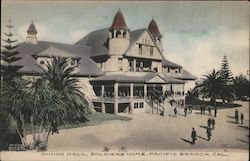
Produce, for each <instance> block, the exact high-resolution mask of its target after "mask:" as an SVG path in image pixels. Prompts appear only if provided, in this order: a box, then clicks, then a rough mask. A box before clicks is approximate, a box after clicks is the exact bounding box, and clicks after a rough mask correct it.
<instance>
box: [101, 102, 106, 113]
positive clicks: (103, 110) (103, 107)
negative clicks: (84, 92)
mask: <svg viewBox="0 0 250 161" xmlns="http://www.w3.org/2000/svg"><path fill="white" fill-rule="evenodd" d="M102 113H106V111H105V104H104V103H103V102H102Z"/></svg>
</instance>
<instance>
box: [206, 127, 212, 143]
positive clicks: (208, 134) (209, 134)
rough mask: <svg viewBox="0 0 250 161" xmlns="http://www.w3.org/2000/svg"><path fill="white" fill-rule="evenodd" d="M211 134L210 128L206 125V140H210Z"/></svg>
mask: <svg viewBox="0 0 250 161" xmlns="http://www.w3.org/2000/svg"><path fill="white" fill-rule="evenodd" d="M211 136H212V132H211V128H210V127H208V128H207V140H208V141H209V140H211Z"/></svg>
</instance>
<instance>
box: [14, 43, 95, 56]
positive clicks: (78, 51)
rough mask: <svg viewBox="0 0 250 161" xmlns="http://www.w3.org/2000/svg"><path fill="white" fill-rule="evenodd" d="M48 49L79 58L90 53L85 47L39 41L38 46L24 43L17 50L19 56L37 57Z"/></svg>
mask: <svg viewBox="0 0 250 161" xmlns="http://www.w3.org/2000/svg"><path fill="white" fill-rule="evenodd" d="M48 47H55V48H57V49H60V50H63V51H65V52H70V53H72V54H74V55H77V56H79V57H82V56H85V55H88V52H89V51H90V48H89V47H87V46H85V45H82V46H77V45H71V44H63V43H55V42H47V41H38V42H37V44H32V43H26V42H22V43H20V44H18V47H17V48H16V50H17V51H19V54H18V56H20V57H25V56H26V55H35V54H36V53H39V52H40V51H42V50H44V49H46V48H48ZM86 53H87V54H86Z"/></svg>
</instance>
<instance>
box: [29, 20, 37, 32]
mask: <svg viewBox="0 0 250 161" xmlns="http://www.w3.org/2000/svg"><path fill="white" fill-rule="evenodd" d="M27 33H28V34H37V30H36V27H35V25H34V23H33V20H32V22H31V24H30V26H29V28H28V30H27Z"/></svg>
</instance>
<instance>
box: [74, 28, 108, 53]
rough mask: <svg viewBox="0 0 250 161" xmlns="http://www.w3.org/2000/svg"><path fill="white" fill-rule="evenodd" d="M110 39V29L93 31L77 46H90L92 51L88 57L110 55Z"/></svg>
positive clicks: (78, 42)
mask: <svg viewBox="0 0 250 161" xmlns="http://www.w3.org/2000/svg"><path fill="white" fill-rule="evenodd" d="M108 38H109V31H108V29H101V30H97V31H93V32H91V33H89V34H88V35H86V36H84V37H83V38H82V39H80V40H79V41H77V42H76V43H75V45H77V46H88V47H89V48H90V51H89V52H88V54H87V56H89V57H93V56H99V55H108V54H109V50H108Z"/></svg>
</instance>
